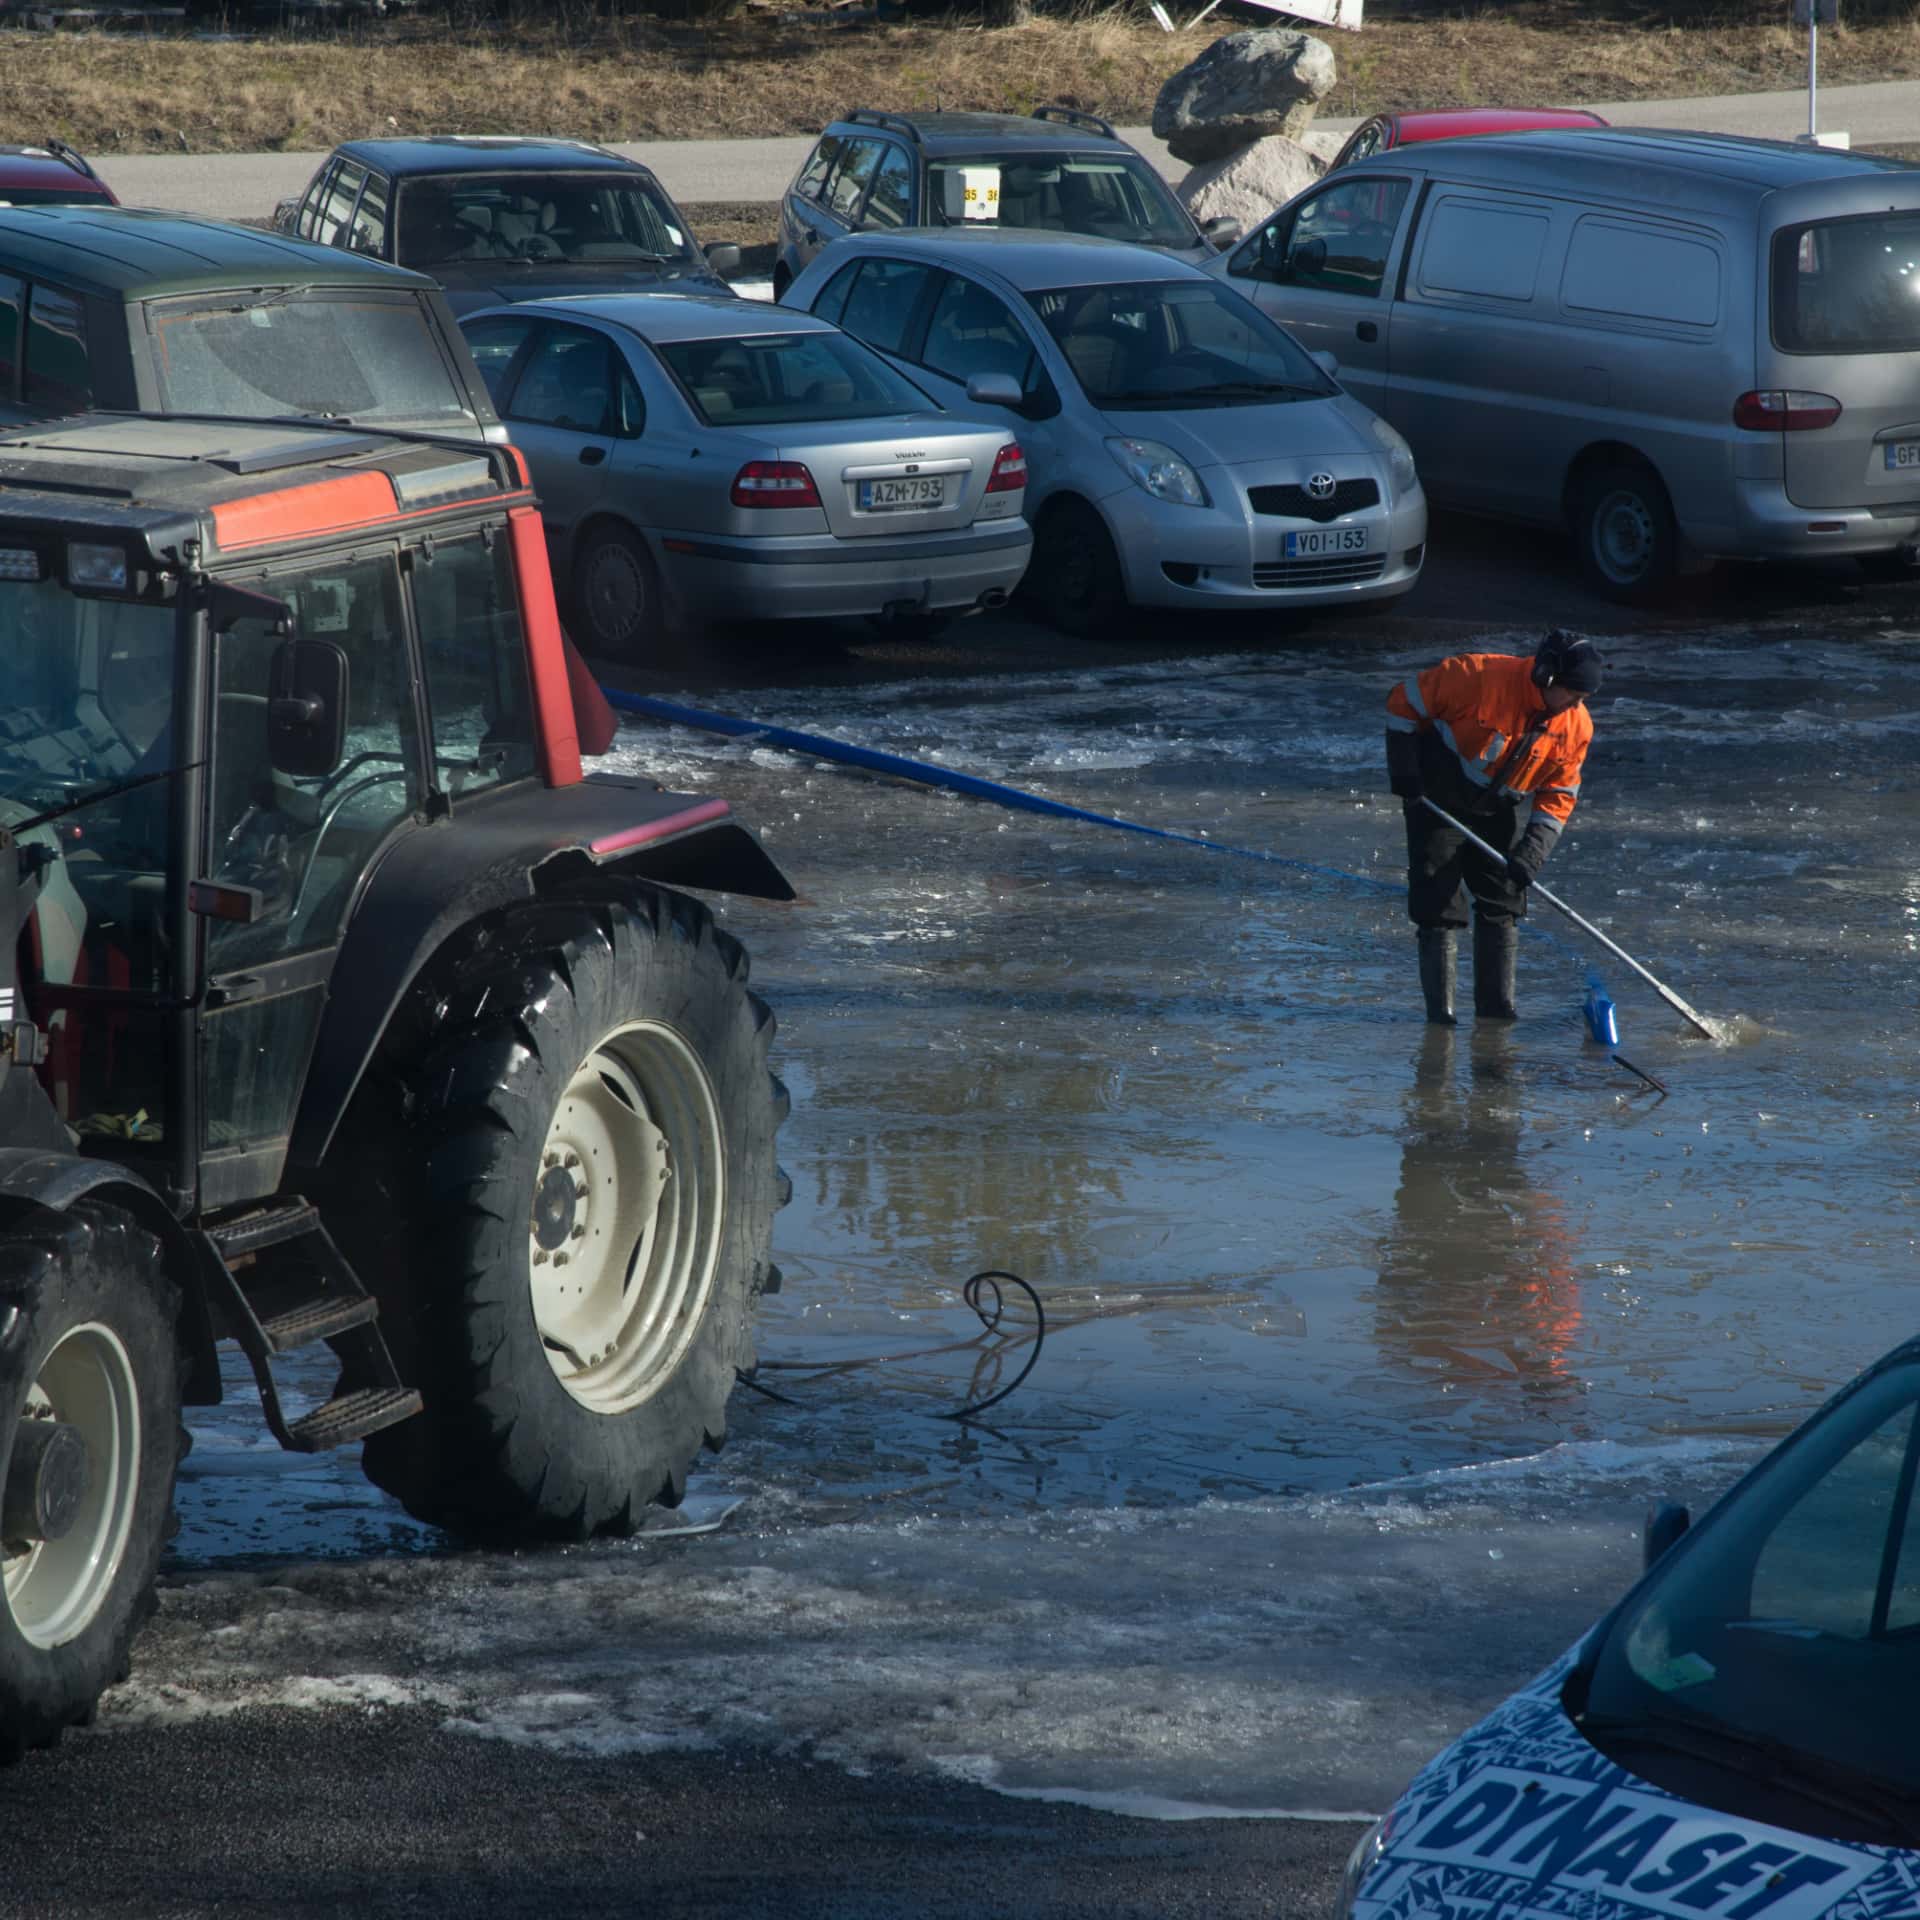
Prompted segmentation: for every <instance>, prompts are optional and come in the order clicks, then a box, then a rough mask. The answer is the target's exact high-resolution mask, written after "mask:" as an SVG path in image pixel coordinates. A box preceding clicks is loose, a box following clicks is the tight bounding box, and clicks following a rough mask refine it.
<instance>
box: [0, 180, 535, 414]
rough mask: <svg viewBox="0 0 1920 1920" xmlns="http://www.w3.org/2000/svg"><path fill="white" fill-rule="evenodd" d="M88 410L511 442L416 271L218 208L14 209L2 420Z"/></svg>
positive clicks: (0, 285)
mask: <svg viewBox="0 0 1920 1920" xmlns="http://www.w3.org/2000/svg"><path fill="white" fill-rule="evenodd" d="M89 408H100V409H107V410H112V411H124V412H139V413H175V414H226V415H232V416H238V417H242V418H246V419H255V420H258V419H321V420H338V421H350V422H351V423H352V424H354V425H356V426H363V427H364V426H375V427H382V428H393V427H406V428H409V429H413V430H416V431H418V430H424V431H432V432H437V433H454V434H464V435H474V434H485V435H486V436H487V437H488V438H504V434H503V431H502V429H501V427H500V424H499V419H498V416H497V415H496V414H495V413H494V410H493V404H492V402H491V401H490V400H489V399H488V397H487V390H486V387H485V385H484V384H483V383H482V381H481V379H480V376H479V374H478V372H477V371H476V370H475V368H474V365H473V359H472V356H471V355H470V354H469V353H468V352H467V349H466V345H465V343H464V342H463V341H462V340H461V338H460V334H459V331H458V329H457V328H456V327H455V326H454V324H453V316H452V315H451V313H449V312H448V310H447V303H446V299H445V296H444V295H443V294H442V293H441V292H440V290H439V288H437V287H436V286H435V285H434V284H433V282H432V281H431V280H428V279H426V278H424V277H423V276H422V275H420V274H415V273H406V272H403V271H402V270H401V269H400V268H398V267H390V266H384V265H382V264H381V263H380V262H379V261H377V260H364V259H355V258H354V257H352V256H351V255H349V254H343V253H339V252H336V251H334V250H332V249H329V248H324V247H315V246H310V245H308V244H307V243H305V242H304V241H299V240H288V239H284V238H282V237H280V236H279V235H277V234H269V233H261V232H259V231H258V230H257V229H254V228H250V227H238V226H229V225H227V224H226V223H225V222H222V221H218V220H196V219H190V218H187V217H185V216H183V215H179V214H170V213H154V212H149V211H145V210H143V209H139V208H130V207H106V206H100V207H81V206H65V207H58V206H55V207H0V422H6V421H22V420H30V419H43V418H46V417H47V416H49V415H60V414H71V413H82V412H85V411H87V410H88V409H89Z"/></svg>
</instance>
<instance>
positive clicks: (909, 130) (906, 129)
mask: <svg viewBox="0 0 1920 1920" xmlns="http://www.w3.org/2000/svg"><path fill="white" fill-rule="evenodd" d="M847 119H848V120H849V122H851V123H853V124H856V125H859V126H863V127H890V128H891V129H892V130H893V131H894V132H895V133H904V134H905V135H906V136H907V138H908V139H909V140H911V141H912V142H913V144H914V145H915V146H916V147H917V146H919V144H920V129H919V128H918V127H916V126H915V125H914V124H913V122H912V121H911V120H904V119H902V118H901V117H900V115H899V114H897V113H880V112H878V111H876V110H875V109H874V108H872V107H856V108H855V109H854V110H853V111H852V112H851V113H850V114H848V115H847Z"/></svg>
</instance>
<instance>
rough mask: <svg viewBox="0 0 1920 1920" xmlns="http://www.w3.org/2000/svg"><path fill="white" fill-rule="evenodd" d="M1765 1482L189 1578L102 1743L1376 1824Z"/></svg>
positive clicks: (1490, 1478) (768, 1532)
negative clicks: (498, 1749) (435, 1746)
mask: <svg viewBox="0 0 1920 1920" xmlns="http://www.w3.org/2000/svg"><path fill="white" fill-rule="evenodd" d="M1751 1451H1752V1449H1751V1448H1750V1447H1749V1448H1745V1449H1742V1448H1740V1447H1737V1446H1734V1445H1731V1444H1724V1443H1710V1442H1686V1443H1680V1444H1677V1445H1674V1446H1669V1447H1665V1448H1659V1449H1632V1448H1621V1447H1617V1446H1612V1445H1608V1444H1604V1443H1603V1444H1599V1445H1589V1446H1574V1447H1565V1448H1560V1449H1556V1450H1554V1451H1553V1452H1551V1453H1548V1454H1545V1455H1541V1456H1538V1457H1536V1458H1533V1459H1530V1460H1523V1461H1516V1462H1508V1463H1503V1464H1499V1465H1493V1466H1487V1467H1482V1468H1477V1469H1468V1470H1455V1471H1448V1472H1442V1473H1438V1474H1431V1475H1423V1476H1416V1477H1413V1478H1409V1479H1406V1480H1403V1481H1400V1482H1396V1483H1393V1484H1389V1485H1382V1486H1375V1487H1368V1488H1360V1489H1356V1490H1353V1491H1350V1492H1347V1493H1343V1494H1337V1495H1329V1496H1318V1497H1307V1498H1298V1499H1289V1500H1281V1501H1256V1502H1239V1503H1231V1504H1228V1503H1219V1502H1215V1501H1205V1502H1202V1503H1200V1504H1199V1505H1198V1506H1195V1507H1191V1508H1187V1509H1184V1510H1178V1511H1126V1510H1116V1511H1104V1512H1102V1511H1089V1510H1081V1511H1077V1512H1065V1513H1050V1514H1035V1515H1029V1516H1023V1517H994V1518H984V1519H976V1520H967V1519H956V1518H909V1519H900V1520H894V1521H888V1522H884V1523H883V1522H865V1523H853V1524H840V1525H830V1526H819V1525H814V1524H810V1523H809V1522H808V1520H807V1518H806V1516H805V1515H804V1514H802V1513H800V1512H799V1511H797V1510H796V1509H794V1508H793V1507H792V1505H791V1503H783V1501H782V1499H781V1498H780V1497H779V1496H778V1495H777V1494H775V1493H773V1492H771V1491H768V1492H764V1493H762V1494H761V1495H759V1496H757V1497H755V1498H751V1499H749V1500H747V1501H746V1502H745V1503H744V1504H743V1505H742V1506H741V1507H740V1508H739V1510H738V1511H736V1512H734V1513H732V1514H731V1516H730V1517H727V1518H726V1522H725V1524H724V1525H723V1526H721V1527H719V1528H718V1529H717V1530H715V1531H710V1532H706V1533H702V1534H698V1535H693V1536H688V1535H685V1534H681V1535H678V1536H677V1537H665V1538H662V1537H649V1536H643V1537H642V1538H640V1539H638V1540H635V1541H631V1542H623V1543H620V1544H617V1545H616V1544H601V1545H596V1546H592V1547H586V1548H579V1549H568V1550H554V1551H550V1552H544V1553H528V1554H521V1555H513V1556H506V1555H500V1554H484V1553H462V1552H453V1551H440V1552H416V1553H413V1554H410V1555H407V1556H404V1557H397V1556H396V1557H385V1558H380V1559H373V1560H343V1561H303V1560H292V1561H288V1560H278V1561H275V1562H274V1563H272V1564H270V1565H265V1566H262V1565H236V1566H233V1567H230V1568H225V1569H221V1568H209V1567H203V1568H201V1569H199V1570H197V1571H196V1570H191V1569H189V1568H186V1567H183V1568H181V1570H180V1571H178V1572H176V1573H175V1574H174V1575H173V1576H172V1577H170V1578H169V1580H168V1581H167V1582H166V1584H165V1587H164V1589H163V1593H162V1604H161V1611H160V1617H159V1619H158V1621H157V1622H156V1624H155V1626H154V1627H153V1629H152V1630H151V1631H150V1632H149V1633H148V1635H147V1636H146V1638H145V1639H144V1640H143V1642H142V1651H141V1657H140V1659H139V1662H138V1664H137V1666H136V1669H135V1673H134V1678H133V1679H132V1681H131V1682H130V1683H129V1684H128V1685H127V1686H125V1687H122V1688H120V1689H118V1690H116V1691H115V1693H114V1694H113V1695H112V1696H110V1700H109V1710H108V1712H107V1714H106V1716H105V1719H104V1722H103V1724H105V1725H106V1726H108V1727H112V1726H116V1725H128V1724H153V1723H156V1722H159V1723H164V1722H166V1721H168V1720H173V1719H178V1718H183V1717H191V1716H198V1715H204V1714H220V1713H228V1712H233V1711H236V1710H240V1709H243V1708H247V1707H253V1706H268V1705H272V1706H288V1707H337V1706H353V1707H361V1708H364V1709H366V1710H369V1711H378V1710H379V1709H381V1708H382V1707H385V1706H390V1705H395V1704H412V1705H423V1706H428V1707H432V1708H436V1709H438V1710H440V1711H441V1712H442V1713H444V1715H445V1716H446V1720H447V1723H448V1724H449V1725H451V1726H453V1727H456V1728H460V1729H465V1730H467V1731H470V1732H471V1733H473V1734H474V1735H475V1736H476V1737H480V1738H489V1739H501V1740H509V1741H516V1742H521V1743H525V1744H529V1745H536V1746H541V1747H546V1748H550V1749H554V1750H557V1751H561V1752H570V1753H581V1754H617V1753H633V1752H651V1751H656V1750H662V1749H668V1748H674V1747H684V1746H704V1745H714V1744H719V1743H732V1742H744V1743H746V1744H749V1745H752V1746H756V1747H765V1748H768V1749H771V1750H774V1751H778V1752H782V1753H797V1754H802V1755H806V1756H808V1757H812V1758H817V1759H821V1760H826V1761H829V1762H833V1763H836V1764H839V1765H843V1766H846V1767H849V1768H853V1769H873V1768H879V1767H891V1766H907V1767H910V1768H920V1769H928V1770H937V1771H945V1772H948V1773H951V1774H954V1775H956V1776H959V1777H963V1778H966V1779H969V1780H973V1781H977V1782H980V1783H982V1784H986V1785H991V1786H995V1787H998V1788H1001V1789H1004V1790H1008V1791H1014V1792H1019V1793H1022V1794H1032V1795H1037V1796H1041V1797H1047V1798H1063V1799H1072V1800H1079V1801H1084V1802H1088V1803H1090V1804H1093V1805H1097V1806H1105V1807H1111V1808H1114V1809H1116V1810H1125V1811H1131V1812H1135V1813H1142V1814H1150V1815H1159V1816H1162V1817H1181V1816H1183V1815H1193V1814H1199V1813H1208V1814H1221V1813H1240V1814H1269V1815H1272V1814H1295V1815H1339V1816H1345V1815H1354V1816H1358V1815H1362V1814H1366V1813H1369V1812H1375V1811H1378V1810H1379V1809H1381V1808H1382V1807H1384V1806H1385V1805H1386V1804H1387V1803H1388V1801H1389V1800H1390V1799H1391V1798H1392V1796H1393V1794H1394V1793H1395V1792H1396V1791H1397V1789H1398V1788H1399V1787H1400V1786H1401V1785H1402V1784H1403V1783H1404V1782H1405V1780H1406V1779H1407V1778H1408V1776H1409V1775H1411V1774H1412V1772H1413V1771H1414V1770H1415V1769H1416V1768H1417V1767H1418V1766H1419V1765H1420V1764H1421V1762H1422V1761H1424V1760H1425V1759H1426V1758H1427V1757H1428V1756H1429V1755H1430V1754H1432V1753H1433V1752H1434V1750H1435V1749H1436V1748H1437V1747H1439V1746H1440V1745H1442V1744H1443V1743H1444V1742H1445V1741H1446V1740H1447V1739H1448V1738H1449V1737H1450V1736H1452V1735H1453V1734H1455V1733H1457V1732H1459V1731H1460V1730H1461V1729H1462V1728H1464V1727H1465V1726H1467V1725H1469V1724H1470V1723H1471V1722H1472V1721H1473V1720H1474V1719H1475V1718H1477V1717H1478V1716H1479V1715H1480V1714H1481V1713H1482V1712H1483V1711H1485V1710H1486V1709H1487V1708H1488V1707H1490V1706H1491V1705H1493V1704H1494V1703H1495V1702H1496V1701H1498V1700H1499V1699H1501V1698H1502V1697H1504V1695H1505V1694H1506V1693H1508V1692H1509V1691H1510V1690H1511V1689H1512V1688H1513V1687H1514V1686H1516V1685H1517V1684H1519V1683H1520V1682H1521V1681H1523V1680H1525V1679H1527V1678H1529V1677H1530V1676H1531V1675H1532V1673H1534V1672H1535V1671H1537V1670H1538V1669H1539V1668H1540V1667H1542V1666H1544V1665H1545V1664H1546V1663H1547V1662H1548V1661H1549V1660H1550V1659H1551V1658H1552V1657H1553V1656H1554V1655H1555V1654H1557V1653H1558V1652H1559V1651H1560V1650H1561V1649H1562V1648H1564V1647H1565V1646H1567V1645H1568V1644H1570V1643H1571V1642H1572V1641H1573V1640H1574V1639H1576V1638H1577V1637H1578V1636H1579V1634H1580V1633H1581V1632H1582V1631H1584V1629H1585V1628H1586V1627H1587V1626H1588V1625H1589V1623H1590V1622H1591V1621H1593V1620H1594V1619H1595V1618H1596V1617H1597V1616H1598V1614H1599V1613H1600V1612H1601V1611H1602V1610H1603V1609H1604V1608H1605V1606H1606V1605H1607V1604H1608V1603H1609V1602H1610V1601H1611V1600H1612V1599H1614V1598H1615V1597H1616V1596H1617V1595H1618V1594H1619V1593H1620V1592H1622V1591H1623V1590H1624V1589H1625V1587H1626V1586H1627V1584H1628V1582H1629V1581H1630V1580H1631V1579H1632V1578H1633V1577H1634V1576H1635V1574H1636V1572H1637V1570H1638V1566H1639V1547H1638V1541H1637V1527H1638V1524H1639V1521H1640V1518H1641V1516H1642V1514H1643V1512H1644V1508H1645V1504H1646V1502H1647V1501H1648V1500H1649V1499H1651V1498H1652V1497H1654V1496H1655V1495H1657V1494H1659V1493H1663V1492H1681V1493H1684V1494H1686V1495H1688V1496H1689V1497H1693V1498H1695V1499H1698V1498H1700V1497H1701V1496H1703V1495H1705V1494H1709V1493H1711V1492H1712V1491H1714V1490H1717V1489H1718V1488H1719V1487H1720V1486H1722V1485H1724V1484H1725V1482H1726V1481H1727V1480H1728V1478H1729V1477H1730V1476H1731V1474H1732V1473H1733V1472H1734V1470H1735V1469H1736V1468H1737V1466H1738V1465H1739V1464H1740V1463H1741V1461H1742V1460H1743V1459H1744V1458H1745V1457H1746V1455H1747V1454H1749V1453H1751ZM205 1485H206V1483H205V1482H201V1483H199V1484H191V1483H190V1484H189V1486H188V1487H187V1488H186V1489H185V1502H184V1504H185V1509H186V1517H187V1529H186V1531H185V1533H184V1534H183V1537H182V1547H183V1549H184V1551H185V1553H186V1554H187V1555H188V1556H189V1557H190V1556H191V1555H192V1553H193V1551H194V1548H195V1545H196V1530H197V1529H198V1528H199V1527H200V1525H201V1524H202V1519H203V1516H201V1515H200V1514H198V1513H197V1512H196V1509H197V1508H198V1506H199V1505H200V1500H201V1494H202V1489H203V1488H204V1486H205ZM724 1507H725V1502H724V1501H720V1500H718V1499H714V1498H711V1497H710V1498H709V1499H707V1500H706V1501H704V1502H703V1501H702V1500H701V1499H700V1498H695V1499H694V1500H690V1501H689V1503H688V1506H687V1507H685V1508H683V1509H682V1510H681V1512H680V1514H679V1515H678V1516H665V1517H663V1518H664V1524H666V1525H667V1526H685V1525H688V1524H692V1525H695V1526H699V1525H703V1524H706V1523H708V1522H710V1521H712V1520H714V1519H716V1518H720V1517H722V1513H723V1510H724ZM422 1544H426V1540H425V1539H424V1537H423V1541H422Z"/></svg>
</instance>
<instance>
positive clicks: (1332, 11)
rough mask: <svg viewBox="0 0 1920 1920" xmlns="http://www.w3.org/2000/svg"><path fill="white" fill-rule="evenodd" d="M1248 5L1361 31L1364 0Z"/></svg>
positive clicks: (1825, 0)
mask: <svg viewBox="0 0 1920 1920" xmlns="http://www.w3.org/2000/svg"><path fill="white" fill-rule="evenodd" d="M1821 4H1823V5H1829V6H1831V5H1837V4H1838V0H1821ZM1248 5H1250V6H1255V7H1264V8H1265V9H1266V10H1267V12H1269V13H1284V14H1286V15H1288V16H1289V17H1290V18H1291V19H1294V20H1313V21H1316V22H1318V24H1319V25H1321V26H1323V27H1345V28H1346V29H1347V30H1348V31H1349V32H1351V33H1358V32H1359V31H1360V9H1361V5H1362V0H1285V4H1282V0H1248Z"/></svg>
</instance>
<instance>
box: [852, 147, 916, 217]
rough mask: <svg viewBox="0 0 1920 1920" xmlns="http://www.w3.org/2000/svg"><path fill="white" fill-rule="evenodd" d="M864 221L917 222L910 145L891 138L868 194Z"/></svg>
mask: <svg viewBox="0 0 1920 1920" xmlns="http://www.w3.org/2000/svg"><path fill="white" fill-rule="evenodd" d="M860 224H861V225H862V226H863V227H910V226H912V225H913V161H912V160H911V158H910V157H909V156H908V154H907V150H906V148H904V147H896V146H894V145H893V144H892V142H890V141H889V142H888V144H887V147H886V150H885V151H884V153H883V154H882V155H881V159H880V165H879V168H878V169H877V170H876V172H875V173H874V176H873V190H872V191H871V192H870V193H869V194H868V195H867V210H866V212H865V213H864V214H863V215H862V216H861V220H860Z"/></svg>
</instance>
